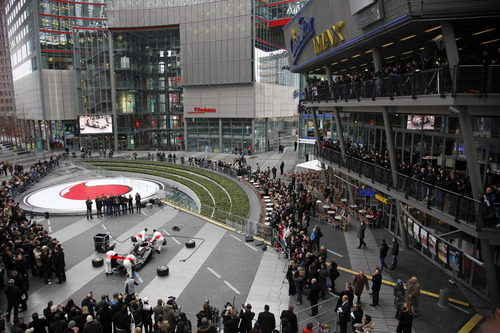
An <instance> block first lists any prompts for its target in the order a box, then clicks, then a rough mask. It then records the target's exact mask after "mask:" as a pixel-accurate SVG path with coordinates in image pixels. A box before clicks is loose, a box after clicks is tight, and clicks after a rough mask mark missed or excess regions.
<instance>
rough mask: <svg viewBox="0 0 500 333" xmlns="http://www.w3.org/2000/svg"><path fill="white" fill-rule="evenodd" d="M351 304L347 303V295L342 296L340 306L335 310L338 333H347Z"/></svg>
mask: <svg viewBox="0 0 500 333" xmlns="http://www.w3.org/2000/svg"><path fill="white" fill-rule="evenodd" d="M350 312H351V303H349V298H348V297H347V295H344V296H342V304H341V305H340V307H339V308H338V309H337V314H338V316H339V326H340V333H347V324H348V323H349V320H350V318H351V314H350Z"/></svg>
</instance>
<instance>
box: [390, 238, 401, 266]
mask: <svg viewBox="0 0 500 333" xmlns="http://www.w3.org/2000/svg"><path fill="white" fill-rule="evenodd" d="M398 255H399V243H398V240H397V239H396V237H393V238H392V264H391V268H390V269H391V270H392V269H396V267H397V266H398Z"/></svg>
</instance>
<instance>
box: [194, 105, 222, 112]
mask: <svg viewBox="0 0 500 333" xmlns="http://www.w3.org/2000/svg"><path fill="white" fill-rule="evenodd" d="M215 112H217V110H216V109H215V108H200V107H198V106H195V107H194V108H193V111H188V113H215Z"/></svg>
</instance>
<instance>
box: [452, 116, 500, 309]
mask: <svg viewBox="0 0 500 333" xmlns="http://www.w3.org/2000/svg"><path fill="white" fill-rule="evenodd" d="M450 111H451V112H452V113H453V114H457V115H458V119H459V121H460V132H461V133H462V139H463V142H464V146H465V156H466V158H467V171H468V174H469V177H470V182H471V188H472V196H473V198H478V197H479V195H480V194H481V193H482V192H483V183H482V179H481V171H480V169H479V162H478V159H477V154H476V145H475V143H474V135H473V131H472V117H471V116H470V115H469V112H468V111H467V108H466V107H461V108H460V109H458V108H457V107H450ZM478 213H479V212H478ZM480 241H481V251H482V255H481V257H482V259H483V261H484V270H485V272H486V288H487V291H488V296H489V297H490V301H491V303H492V304H498V302H499V301H500V289H499V286H498V274H497V271H496V269H495V261H494V260H493V250H492V248H491V245H490V242H489V241H488V240H487V239H484V238H483V239H481V240H480Z"/></svg>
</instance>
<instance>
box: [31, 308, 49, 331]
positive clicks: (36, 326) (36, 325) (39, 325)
mask: <svg viewBox="0 0 500 333" xmlns="http://www.w3.org/2000/svg"><path fill="white" fill-rule="evenodd" d="M31 319H32V321H31V322H30V323H29V324H28V328H33V333H47V330H46V329H45V328H46V327H48V326H49V322H48V321H47V319H45V318H39V317H38V312H34V313H33V314H32V315H31Z"/></svg>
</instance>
